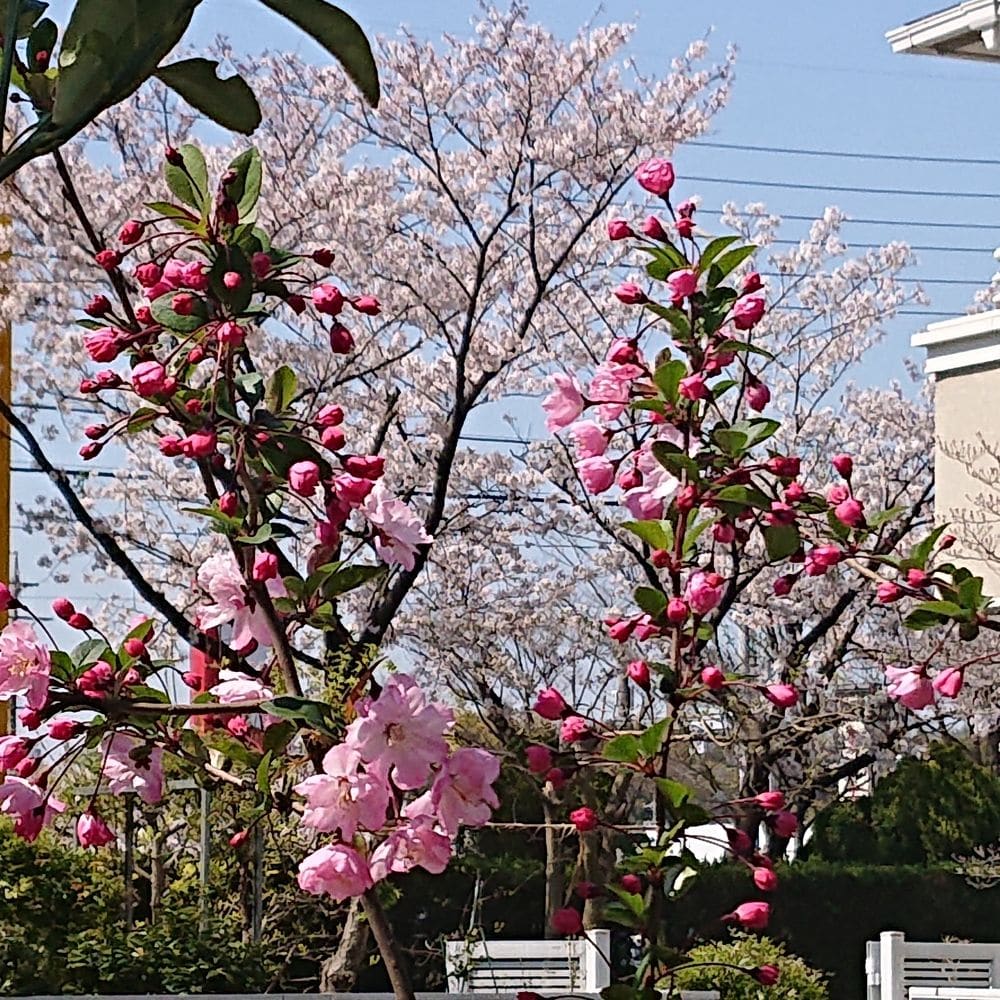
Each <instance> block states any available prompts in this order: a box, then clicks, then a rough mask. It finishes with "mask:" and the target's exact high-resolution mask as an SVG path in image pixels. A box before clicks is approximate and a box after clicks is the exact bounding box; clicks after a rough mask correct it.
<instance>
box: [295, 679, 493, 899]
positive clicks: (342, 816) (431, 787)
mask: <svg viewBox="0 0 1000 1000" xmlns="http://www.w3.org/2000/svg"><path fill="white" fill-rule="evenodd" d="M357 713H358V715H357V718H356V719H355V720H354V721H353V722H352V723H351V725H350V726H349V727H348V730H347V738H346V739H345V740H344V742H343V743H340V744H338V745H337V746H335V747H334V748H333V749H332V750H330V751H328V753H327V754H326V756H325V757H324V758H323V771H322V773H321V774H316V775H313V776H311V777H308V778H306V779H304V780H303V781H301V782H300V783H299V784H298V785H296V786H295V791H296V792H298V794H299V795H301V796H303V798H304V799H305V800H306V801H305V808H304V810H303V813H302V823H303V825H304V826H307V827H310V828H312V829H314V830H317V831H319V832H321V833H326V834H333V835H334V837H335V839H334V840H333V841H332V842H331V843H328V844H325V845H324V846H322V847H320V848H319V849H318V850H316V851H314V852H313V853H312V854H310V855H309V856H308V857H307V858H305V859H304V860H303V862H302V863H301V865H300V866H299V885H300V886H301V887H302V888H303V889H305V890H306V891H307V892H311V893H314V894H316V895H320V894H324V895H329V896H332V897H333V898H334V899H336V900H338V901H339V900H343V899H346V898H348V897H351V896H360V895H361V894H362V893H364V892H366V891H367V890H368V889H370V888H371V887H372V886H373V885H374V884H375V883H376V882H380V881H382V880H383V879H385V878H388V877H389V876H390V875H391V874H393V873H394V872H408V871H410V870H411V869H413V868H415V867H420V868H423V869H424V870H425V871H428V872H431V873H432V874H440V873H441V872H442V871H444V869H445V867H446V866H447V864H448V862H449V860H450V859H451V856H452V853H453V851H454V839H455V837H456V836H457V834H458V831H459V829H460V828H461V827H462V826H482V825H483V824H484V823H486V822H488V820H489V818H490V815H491V813H492V810H493V809H495V808H496V807H497V806H498V805H499V801H498V800H497V797H496V793H495V792H494V791H493V787H492V786H493V783H494V782H495V781H496V780H497V777H498V776H499V773H500V762H499V760H498V759H497V758H496V757H495V756H494V755H493V754H491V753H489V752H488V751H486V750H482V749H475V748H460V749H454V750H452V749H450V748H449V745H448V742H447V740H446V734H447V733H448V732H449V730H450V729H451V727H452V725H453V721H454V720H453V716H452V712H451V710H450V709H448V708H446V707H444V706H442V705H438V704H434V703H432V702H429V701H428V699H427V696H426V695H425V694H424V692H423V691H422V690H421V689H420V687H419V686H418V685H417V683H416V682H415V681H414V680H413V679H412V678H411V677H408V676H406V675H405V674H394V675H393V676H391V677H390V678H389V680H388V681H387V682H386V684H385V686H384V687H383V688H382V691H381V693H380V694H379V695H378V697H377V698H368V699H365V700H364V701H362V702H361V703H359V705H358V706H357ZM417 792H419V793H420V794H419V795H417V796H416V797H415V798H412V799H411V800H410V801H407V802H405V804H404V799H405V798H406V797H407V796H410V795H412V794H414V793H417ZM379 838H382V839H379Z"/></svg>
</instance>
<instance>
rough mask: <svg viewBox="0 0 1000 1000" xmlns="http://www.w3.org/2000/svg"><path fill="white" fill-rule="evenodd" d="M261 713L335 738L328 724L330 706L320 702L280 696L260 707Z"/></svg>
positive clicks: (292, 696) (334, 733)
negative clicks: (302, 723)
mask: <svg viewBox="0 0 1000 1000" xmlns="http://www.w3.org/2000/svg"><path fill="white" fill-rule="evenodd" d="M261 711H262V712H269V713H270V714H271V715H276V716H278V718H280V719H291V720H293V721H294V722H304V723H306V724H307V725H309V726H311V727H312V728H313V729H318V730H319V731H320V732H323V733H327V734H328V735H332V736H336V735H337V734H336V732H335V731H334V729H333V728H332V726H331V724H330V706H329V705H327V704H326V703H325V702H322V701H313V700H312V699H311V698H299V697H297V696H295V695H280V696H279V697H277V698H273V699H272V700H271V701H266V702H264V703H263V704H262V705H261Z"/></svg>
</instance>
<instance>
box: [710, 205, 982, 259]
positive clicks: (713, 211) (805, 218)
mask: <svg viewBox="0 0 1000 1000" xmlns="http://www.w3.org/2000/svg"><path fill="white" fill-rule="evenodd" d="M699 211H702V212H705V213H706V214H708V215H722V209H721V208H702V209H700V210H699ZM734 214H735V215H738V216H739V217H740V218H741V219H753V218H756V216H755V215H754V214H753V213H752V212H735V213H734ZM780 218H781V219H782V221H784V220H786V219H787V220H789V221H791V222H817V221H819V220H818V219H817V217H816V216H815V215H785V214H784V213H782V214H781V215H780ZM847 224H852V225H858V226H898V227H902V226H914V227H918V226H919V227H921V228H926V229H985V230H989V231H990V232H1000V222H996V223H993V222H924V221H918V220H917V219H861V218H854V217H853V216H849V217H847V218H845V219H844V225H847ZM989 252H990V253H992V252H993V251H992V250H990V251H989Z"/></svg>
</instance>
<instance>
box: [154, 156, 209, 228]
mask: <svg viewBox="0 0 1000 1000" xmlns="http://www.w3.org/2000/svg"><path fill="white" fill-rule="evenodd" d="M177 152H178V153H180V155H181V159H182V160H183V166H175V165H174V164H173V163H168V164H167V165H166V167H164V170H163V173H164V177H165V178H166V180H167V187H169V188H170V190H171V192H173V194H174V196H175V197H176V198H179V199H180V200H181V201H182V202H184V204H185V205H190V206H191V207H192V208H195V209H197V210H198V212H199V213H200V215H201V218H202V219H203V220H204V219H205V218H207V217H208V208H209V204H210V199H209V197H208V168H207V166H206V165H205V157H204V156H203V155H202V152H201V150H200V149H199V148H198V147H197V146H193V145H191V144H190V143H185V144H184V145H183V146H181V148H180V149H179V150H178V151H177Z"/></svg>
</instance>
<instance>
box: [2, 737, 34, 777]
mask: <svg viewBox="0 0 1000 1000" xmlns="http://www.w3.org/2000/svg"><path fill="white" fill-rule="evenodd" d="M28 749H29V748H28V744H27V743H25V741H24V740H22V739H21V737H20V736H0V771H9V770H10V769H11V768H13V767H17V765H18V764H20V763H21V761H22V760H24V758H25V757H27V756H28Z"/></svg>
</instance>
